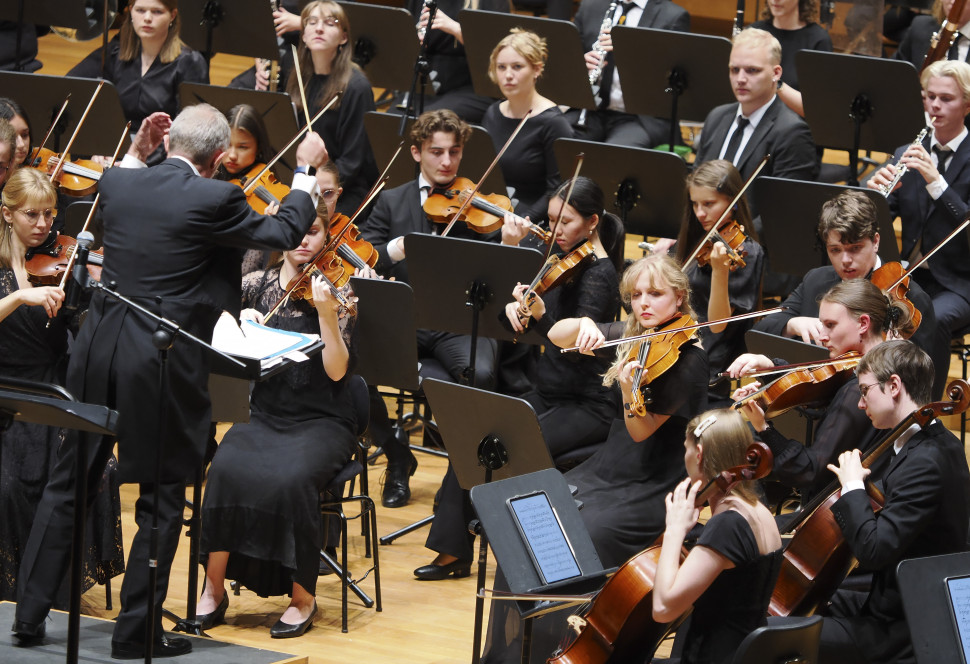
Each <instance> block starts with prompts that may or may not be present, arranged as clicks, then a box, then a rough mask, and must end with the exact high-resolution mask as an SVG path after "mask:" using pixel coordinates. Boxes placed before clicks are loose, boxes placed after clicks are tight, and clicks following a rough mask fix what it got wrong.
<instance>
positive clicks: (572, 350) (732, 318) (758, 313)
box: [559, 307, 784, 353]
mask: <svg viewBox="0 0 970 664" xmlns="http://www.w3.org/2000/svg"><path fill="white" fill-rule="evenodd" d="M782 311H784V307H775V308H774V309H765V310H764V311H752V312H751V313H748V314H739V315H737V316H728V317H727V318H718V319H717V320H709V321H707V322H706V323H695V324H694V325H685V326H684V327H675V328H671V329H666V330H657V331H655V332H647V333H646V334H638V335H636V336H632V337H623V338H622V339H614V340H613V341H607V342H606V343H604V344H603V345H602V346H600V347H599V348H611V347H613V346H619V345H620V344H625V343H627V342H631V341H640V340H642V339H650V338H652V337H659V336H661V335H664V334H670V333H671V332H680V331H686V330H699V329H701V328H703V327H710V326H712V325H721V324H726V323H734V322H737V321H741V320H748V319H749V318H759V317H761V316H770V315H771V314H777V313H781V312H782ZM599 348H597V349H596V350H599ZM579 350H580V348H579V346H570V347H569V348H563V349H561V350H560V351H559V352H560V353H576V352H579Z"/></svg>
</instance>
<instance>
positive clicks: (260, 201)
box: [229, 164, 290, 214]
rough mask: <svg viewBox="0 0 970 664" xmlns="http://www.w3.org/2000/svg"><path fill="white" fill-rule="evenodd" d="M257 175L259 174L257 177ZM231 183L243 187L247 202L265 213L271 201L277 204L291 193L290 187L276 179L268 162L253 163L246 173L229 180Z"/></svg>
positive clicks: (261, 212)
mask: <svg viewBox="0 0 970 664" xmlns="http://www.w3.org/2000/svg"><path fill="white" fill-rule="evenodd" d="M256 176H259V177H258V178H257V179H254V178H256ZM229 182H230V183H231V184H235V185H238V186H240V187H242V190H243V193H245V194H246V202H247V203H249V207H251V208H252V209H253V210H255V211H256V212H258V213H260V214H263V212H264V211H265V210H266V206H267V205H269V204H270V203H274V204H276V205H279V204H280V201H282V200H283V198H284V197H285V196H286V195H287V194H288V193H290V188H289V187H287V186H286V185H285V184H283V183H282V182H280V181H279V180H277V179H276V176H275V175H273V172H272V171H270V170H269V169H268V168H266V164H253V165H252V166H250V167H249V170H248V171H246V174H245V175H241V176H239V177H237V178H233V179H232V180H229Z"/></svg>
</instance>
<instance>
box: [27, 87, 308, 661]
mask: <svg viewBox="0 0 970 664" xmlns="http://www.w3.org/2000/svg"><path fill="white" fill-rule="evenodd" d="M168 124H169V123H168V116H167V115H165V114H164V113H156V114H154V115H152V116H150V117H149V118H148V119H146V122H145V123H143V124H142V128H141V129H139V132H138V136H137V137H136V139H135V141H134V142H133V144H132V149H131V151H129V154H128V156H126V158H125V162H123V164H122V165H123V166H127V165H131V166H144V164H143V163H142V162H141V161H140V160H144V159H145V158H147V156H148V155H149V154H151V152H152V151H153V150H154V149H155V148H156V147H157V146H158V144H159V143H161V142H162V140H163V136H162V135H163V133H164V132H165V130H166V129H167V128H168ZM229 133H230V132H229V124H228V122H227V121H226V118H225V116H223V115H222V113H220V112H219V111H218V110H217V109H215V108H213V107H211V106H208V105H206V104H202V105H198V106H192V107H189V108H187V109H185V110H184V111H182V112H181V113H180V114H179V116H178V117H177V118H176V119H175V121H174V122H172V123H171V130H170V133H169V135H168V136H165V141H166V148H167V149H168V151H169V155H170V156H169V158H168V159H166V160H165V161H164V162H162V163H161V164H159V165H158V166H155V167H153V168H150V169H144V168H137V167H134V168H112V169H110V170H107V171H105V173H104V176H103V177H102V178H101V182H100V183H99V189H100V194H101V199H100V206H101V215H102V218H103V219H104V247H105V249H104V253H105V256H106V257H107V260H106V261H105V263H104V271H103V279H104V282H105V283H112V282H114V283H116V284H117V286H116V287H115V289H116V290H117V291H118V292H119V293H121V294H122V295H124V296H127V297H128V298H131V299H132V300H134V301H135V302H137V303H138V304H140V305H141V306H143V307H146V308H148V309H150V310H152V311H153V312H155V313H156V314H159V315H162V316H164V317H166V318H168V319H171V320H173V321H175V322H177V323H178V324H179V326H180V327H181V329H183V330H185V331H186V332H188V333H189V334H192V335H195V336H197V337H201V338H202V339H210V338H211V337H212V330H213V327H214V326H215V322H216V319H217V318H218V317H219V315H220V314H221V312H222V311H223V310H228V311H230V312H232V313H234V314H237V315H238V313H239V306H240V299H241V298H240V286H241V281H242V278H241V274H240V265H241V259H242V252H241V250H242V249H246V248H257V249H274V250H286V249H290V248H292V247H294V246H296V245H297V244H299V242H300V239H301V238H302V237H303V236H304V235H305V234H306V231H307V229H308V228H309V227H310V225H311V224H312V223H313V220H314V218H315V217H316V214H315V207H316V205H315V202H316V201H315V198H316V196H317V192H318V191H319V187H318V186H317V184H316V179H315V178H314V177H312V172H311V167H312V169H315V168H316V167H318V166H322V165H323V163H325V162H326V160H327V153H326V148H325V147H324V145H323V141H322V140H321V139H320V137H319V136H317V135H316V134H310V135H309V136H308V137H307V138H305V139H304V141H303V142H302V143H301V144H300V146H299V147H298V148H297V157H296V160H297V164H298V166H297V169H296V171H297V174H296V175H294V179H293V189H292V191H291V192H290V195H289V196H287V198H286V200H285V201H284V202H283V204H282V206H280V208H279V211H278V213H277V215H276V216H275V217H273V216H265V215H261V214H258V213H256V212H254V211H253V210H252V208H250V207H249V204H248V203H247V202H246V198H245V196H244V195H243V193H242V190H241V189H240V188H239V187H236V186H234V185H230V184H228V183H226V182H219V181H216V180H210V179H209V178H210V177H211V176H212V174H213V173H214V172H215V170H216V167H217V166H218V164H219V162H220V161H221V159H222V157H223V155H224V154H225V151H226V149H227V148H228V146H229ZM200 176H201V177H200ZM155 328H156V325H155V323H154V322H153V321H151V320H149V319H148V318H147V317H146V316H144V315H143V314H140V313H138V312H137V311H133V310H130V309H129V308H128V307H127V306H126V305H125V304H123V303H121V302H119V301H116V300H114V299H111V298H109V297H107V296H106V295H105V294H104V293H101V292H99V293H96V294H95V296H94V298H93V300H92V302H91V306H90V308H89V310H88V315H87V320H86V321H85V324H84V326H83V327H82V328H81V332H80V335H79V337H78V339H77V341H76V342H75V344H74V348H73V351H72V353H71V363H70V366H69V368H68V378H67V387H68V389H69V390H70V391H71V393H72V394H73V395H74V396H75V397H77V398H78V399H79V400H81V401H87V402H91V403H98V404H103V405H106V406H108V407H110V408H113V409H115V410H117V411H118V414H119V417H118V425H117V441H118V457H119V467H120V472H121V476H122V479H123V481H125V482H139V483H140V485H141V493H140V497H139V499H138V502H137V503H136V505H135V521H136V523H137V524H138V532H137V533H136V534H135V539H134V541H133V543H132V546H131V552H130V555H129V558H128V565H127V569H126V573H125V580H124V584H123V585H122V588H121V613H120V614H119V616H118V619H117V622H116V624H115V628H114V635H113V637H112V642H111V651H112V657H115V658H119V659H140V658H142V657H144V656H145V649H146V643H147V640H146V628H147V627H148V620H147V617H148V591H149V589H148V559H149V550H150V546H149V541H150V536H151V522H152V518H151V517H152V501H153V497H154V496H155V495H156V493H157V497H158V500H159V537H158V558H157V561H158V563H157V568H158V579H157V584H156V589H155V613H154V616H155V622H154V625H153V626H152V628H153V633H154V647H153V653H154V655H155V656H157V657H167V656H173V655H180V654H183V653H186V652H189V651H190V650H191V649H192V646H191V643H190V642H189V641H188V639H179V638H166V637H165V635H164V634H163V633H162V622H161V617H162V602H163V601H164V599H165V594H166V592H167V590H168V579H169V572H170V570H171V564H172V558H173V557H174V556H175V550H176V548H177V546H178V538H179V532H180V530H181V524H182V510H183V506H184V502H185V482H186V480H187V479H188V478H189V477H194V475H195V473H196V472H197V471H198V469H199V468H200V467H201V464H202V459H203V455H204V453H205V449H206V443H207V441H208V434H209V426H210V419H211V418H210V408H209V394H208V389H207V384H208V377H209V362H208V358H207V356H206V351H205V350H204V349H202V348H199V347H197V346H195V345H192V344H190V343H188V342H187V341H186V340H185V339H184V338H179V337H176V338H175V341H174V345H173V346H172V348H171V350H170V351H169V353H168V392H167V393H166V394H161V393H160V392H159V387H158V375H159V357H158V355H159V353H158V350H157V349H156V348H155V347H154V346H153V345H152V333H153V331H154V330H155ZM163 400H167V401H168V403H167V404H166V410H165V416H164V417H165V419H164V421H160V420H159V412H158V404H159V402H161V401H163ZM84 435H86V440H87V443H88V445H87V458H85V459H82V460H80V461H81V463H83V464H85V466H84V467H86V468H87V469H88V476H89V477H100V476H101V473H102V472H103V469H104V466H105V464H106V462H107V459H108V457H109V456H110V454H111V451H112V447H113V445H114V442H115V437H113V436H97V435H93V434H92V435H88V434H84ZM156 435H157V437H156ZM159 444H161V445H162V455H161V459H162V467H161V484H160V485H159V486H158V487H156V486H155V484H154V482H155V458H156V449H157V448H156V446H157V445H159ZM76 449H77V448H76V446H75V443H74V442H73V441H71V440H69V441H68V442H67V443H66V444H65V445H63V446H62V447H61V449H60V450H59V451H58V452H59V456H58V459H57V461H56V464H55V467H54V469H53V471H52V472H51V479H50V482H49V483H48V485H47V487H46V489H45V490H44V495H43V498H42V499H41V503H40V505H39V507H38V508H37V518H36V520H35V522H34V527H33V529H32V530H31V534H30V538H29V539H28V542H27V546H26V549H25V553H24V557H23V562H22V565H21V570H20V575H19V577H18V579H19V582H20V583H19V587H18V593H17V596H18V602H17V617H16V622H15V624H14V627H13V630H14V632H15V634H16V635H17V636H18V637H20V638H21V640H22V641H25V642H27V643H29V642H36V641H37V640H38V639H39V638H42V637H43V635H44V620H45V618H46V616H47V612H48V611H49V609H50V607H51V605H52V603H53V600H54V597H55V594H56V592H57V590H58V588H59V586H60V584H61V582H62V580H63V579H64V574H65V571H66V570H67V566H68V562H69V558H70V549H71V529H72V528H71V526H72V510H71V504H72V502H73V498H74V489H73V484H74V473H75V458H76ZM88 487H89V488H95V487H97V483H96V482H92V481H90V480H89V482H88ZM93 497H94V496H93V494H91V493H90V492H89V496H88V499H89V500H91V499H93Z"/></svg>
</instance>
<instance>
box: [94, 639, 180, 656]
mask: <svg viewBox="0 0 970 664" xmlns="http://www.w3.org/2000/svg"><path fill="white" fill-rule="evenodd" d="M190 652H192V642H191V641H190V640H189V639H186V638H184V637H181V636H168V635H165V634H163V635H162V638H161V639H160V640H158V641H156V642H155V647H154V648H152V658H155V657H158V658H162V657H178V656H179V655H186V654H188V653H190ZM111 658H112V659H145V644H144V643H129V642H122V641H112V642H111Z"/></svg>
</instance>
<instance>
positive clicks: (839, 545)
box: [768, 380, 970, 616]
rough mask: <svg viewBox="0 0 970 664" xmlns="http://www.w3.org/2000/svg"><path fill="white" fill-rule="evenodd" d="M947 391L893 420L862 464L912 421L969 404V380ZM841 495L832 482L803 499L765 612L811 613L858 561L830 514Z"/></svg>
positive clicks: (877, 501) (877, 499) (876, 505)
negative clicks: (894, 423) (806, 500)
mask: <svg viewBox="0 0 970 664" xmlns="http://www.w3.org/2000/svg"><path fill="white" fill-rule="evenodd" d="M946 394H947V396H948V397H949V399H950V400H949V401H938V402H936V403H931V404H928V405H926V406H923V407H922V408H920V409H919V410H917V411H914V412H913V413H912V414H911V415H910V416H909V417H908V418H906V419H905V420H903V422H902V423H900V424H899V425H897V426H896V427H895V428H894V429H893V430H892V431H891V432H890V433H889V434H888V435H887V436H886V437H885V438H884V439H883V440H882V441H880V442H879V443H878V444H877V445H876V446H875V447H874V448H873V449H872V450H871V451H869V452H867V453H866V454H865V455H863V458H862V467H863V468H869V467H871V466H872V464H874V463H875V462H876V460H877V459H879V458H880V457H881V456H882V455H883V454H884V453H885V452H886V451H888V450H889V449H891V448H892V446H893V444H894V443H895V442H896V440H897V439H898V438H899V436H900V435H901V434H902V433H903V432H905V431H906V430H908V429H909V428H910V426H911V425H912V424H914V423H915V424H919V426H920V427H925V426H926V425H928V424H929V423H930V422H932V421H933V420H934V419H936V418H937V417H940V416H942V415H954V414H959V413H962V412H964V411H965V410H966V409H967V406H968V405H970V385H968V384H967V382H966V381H964V380H955V381H953V382H952V383H950V384H949V385H948V386H947V389H946ZM866 489H867V491H868V492H869V496H870V501H871V504H872V508H873V510H874V511H878V510H880V509H882V506H883V503H884V502H885V501H884V499H883V497H882V495H881V493H879V492H878V490H876V488H875V487H873V486H872V485H871V484H868V483H867V484H866ZM841 495H842V492H841V487H840V486H839V483H838V482H837V481H836V482H833V483H832V485H830V486H829V488H828V489H826V490H825V491H821V492H820V493H819V494H818V496H816V498H815V499H814V500H812V501H811V502H809V503H807V504H805V505H803V506H802V509H801V511H800V512H799V516H798V517H797V518H796V520H795V521H793V522H792V524H790V525H789V526H788V528H787V529H786V530H787V531H788V532H791V530H793V529H794V530H795V534H794V535H793V536H792V539H791V542H790V543H789V544H788V547H787V548H786V549H785V553H784V557H783V559H782V563H781V571H780V573H779V575H778V581H777V582H776V583H775V590H774V592H772V594H771V603H770V604H769V605H768V614H769V615H772V616H791V615H796V616H807V615H811V614H812V613H814V612H815V609H816V608H817V607H818V606H819V604H821V603H822V602H824V601H825V600H826V599H828V597H829V596H830V595H831V594H832V593H833V592H835V590H836V588H838V586H839V584H840V583H842V581H843V580H844V579H845V577H846V576H847V575H848V574H849V572H851V571H852V569H853V568H854V567H855V566H856V564H857V561H856V560H855V557H854V556H853V555H852V552H851V551H850V550H849V547H848V545H847V544H846V542H845V539H844V538H843V536H842V529H841V528H840V527H839V525H838V524H837V523H836V521H835V517H834V516H833V515H832V506H833V505H834V504H835V502H836V501H837V500H838V499H839V498H840V497H841Z"/></svg>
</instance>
